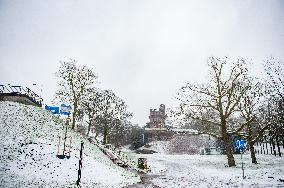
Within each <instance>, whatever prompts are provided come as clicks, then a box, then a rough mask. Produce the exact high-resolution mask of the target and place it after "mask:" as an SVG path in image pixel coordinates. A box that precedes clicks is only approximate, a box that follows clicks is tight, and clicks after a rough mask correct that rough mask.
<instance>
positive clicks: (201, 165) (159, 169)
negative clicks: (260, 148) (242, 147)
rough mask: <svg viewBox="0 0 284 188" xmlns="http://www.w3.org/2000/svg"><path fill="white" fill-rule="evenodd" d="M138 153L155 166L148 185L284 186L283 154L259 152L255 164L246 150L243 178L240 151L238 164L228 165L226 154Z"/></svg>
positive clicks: (168, 186)
mask: <svg viewBox="0 0 284 188" xmlns="http://www.w3.org/2000/svg"><path fill="white" fill-rule="evenodd" d="M133 155H134V154H133ZM136 157H146V158H147V159H148V164H149V165H150V167H151V169H152V172H151V174H152V175H151V174H150V175H149V176H147V178H146V180H145V183H146V184H147V186H148V187H165V188H175V187H178V188H180V187H284V182H281V180H284V158H283V157H275V156H272V155H257V159H258V162H259V164H257V165H254V164H251V160H250V155H249V154H245V155H244V156H243V161H244V169H245V171H244V172H245V179H243V178H242V169H241V156H240V155H235V160H236V163H237V166H236V167H230V168H229V167H226V162H227V159H226V156H225V155H163V154H152V155H136ZM280 179H281V180H280ZM130 187H131V186H130ZM133 187H143V185H139V184H138V185H136V186H133Z"/></svg>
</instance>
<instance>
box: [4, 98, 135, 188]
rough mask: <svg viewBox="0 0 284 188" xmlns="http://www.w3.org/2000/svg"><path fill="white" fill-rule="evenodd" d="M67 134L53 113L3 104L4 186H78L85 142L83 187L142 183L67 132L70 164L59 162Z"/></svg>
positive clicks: (89, 145)
mask: <svg viewBox="0 0 284 188" xmlns="http://www.w3.org/2000/svg"><path fill="white" fill-rule="evenodd" d="M63 135H64V131H63V126H62V124H60V122H59V120H58V119H57V118H56V117H54V116H53V115H52V114H51V113H50V112H48V111H46V110H44V109H42V108H39V107H34V106H27V105H23V104H19V103H13V102H0V137H1V140H0V147H1V153H0V161H1V164H0V187H46V186H48V187H75V183H76V180H77V177H78V175H77V172H78V163H79V161H78V160H79V148H80V143H81V140H83V141H84V151H83V168H82V179H81V185H82V187H123V186H126V185H130V184H133V183H136V182H138V181H140V178H139V177H138V176H136V175H134V174H132V173H130V172H128V171H125V170H124V169H123V168H120V167H118V166H116V165H114V164H113V163H112V162H111V161H110V160H109V159H108V158H107V157H106V156H105V155H104V154H103V153H102V152H101V151H100V150H99V149H98V148H97V147H96V146H94V145H92V144H90V143H89V142H88V141H87V140H84V139H83V138H82V137H81V136H80V135H79V134H77V133H76V132H72V131H69V132H68V136H70V137H72V147H71V157H70V159H58V158H56V154H57V149H58V148H57V147H58V146H57V145H58V136H61V138H62V137H63ZM2 148H4V150H2Z"/></svg>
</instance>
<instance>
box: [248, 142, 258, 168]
mask: <svg viewBox="0 0 284 188" xmlns="http://www.w3.org/2000/svg"><path fill="white" fill-rule="evenodd" d="M248 145H249V149H250V157H251V162H252V163H254V164H257V160H256V156H255V150H254V146H253V145H254V142H253V141H252V140H251V138H248Z"/></svg>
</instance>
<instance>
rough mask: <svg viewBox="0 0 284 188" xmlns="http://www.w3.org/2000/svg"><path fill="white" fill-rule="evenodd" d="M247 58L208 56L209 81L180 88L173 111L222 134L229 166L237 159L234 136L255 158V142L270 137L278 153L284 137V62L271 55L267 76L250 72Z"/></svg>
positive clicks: (204, 130)
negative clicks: (233, 141)
mask: <svg viewBox="0 0 284 188" xmlns="http://www.w3.org/2000/svg"><path fill="white" fill-rule="evenodd" d="M248 64H249V62H248V60H247V59H245V58H238V59H237V60H235V61H232V60H230V59H229V58H227V57H224V58H216V57H210V58H209V59H208V63H207V65H208V67H209V75H208V77H207V78H208V79H207V82H206V83H204V84H196V83H193V84H192V83H186V84H185V85H184V86H182V87H181V88H180V89H179V91H178V92H177V94H176V98H177V99H178V102H179V108H178V110H175V111H174V116H177V117H179V118H180V117H182V118H183V119H184V121H185V122H188V121H190V122H191V123H192V124H194V125H195V126H196V127H197V129H198V130H199V131H200V132H201V133H206V134H209V135H212V136H214V137H216V138H218V139H221V140H222V141H223V144H224V148H225V152H226V155H227V159H228V166H230V167H231V166H235V165H236V163H235V159H234V156H233V145H232V138H233V137H239V138H243V139H245V140H246V141H247V143H248V147H249V149H250V151H251V159H252V163H255V164H256V163H257V159H256V156H255V152H254V151H255V149H254V144H255V143H256V142H261V141H265V142H269V143H271V145H272V146H273V149H274V151H275V155H276V147H277V150H278V154H279V156H281V152H280V147H281V144H282V146H283V142H284V121H283V119H284V116H283V115H284V114H283V113H284V110H283V109H284V108H283V107H284V106H283V104H284V98H283V97H284V77H283V75H284V64H283V62H282V61H281V60H279V59H275V58H269V59H267V60H266V61H265V63H264V69H265V75H266V76H265V77H264V78H258V77H255V76H252V74H251V72H252V70H250V69H249V66H248ZM283 147H284V146H283Z"/></svg>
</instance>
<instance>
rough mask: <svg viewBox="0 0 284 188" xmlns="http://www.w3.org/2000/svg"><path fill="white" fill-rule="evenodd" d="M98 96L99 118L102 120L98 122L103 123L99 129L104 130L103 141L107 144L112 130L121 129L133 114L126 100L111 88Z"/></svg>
mask: <svg viewBox="0 0 284 188" xmlns="http://www.w3.org/2000/svg"><path fill="white" fill-rule="evenodd" d="M98 97H100V99H99V101H100V103H99V105H98V108H99V113H98V114H97V120H100V122H98V123H99V124H100V125H101V126H100V127H98V128H99V129H100V130H98V131H101V132H102V134H103V143H104V144H107V143H108V141H109V138H108V137H109V134H110V132H111V130H112V129H115V128H118V129H120V130H121V127H122V126H121V125H124V124H123V122H124V121H125V120H126V119H127V118H129V117H131V116H132V115H131V114H130V113H129V112H128V111H127V106H126V104H125V102H124V101H123V100H122V99H120V98H119V97H117V96H116V95H115V93H114V92H112V91H111V90H103V91H102V92H101V93H100V94H99V95H98ZM117 132H119V131H118V130H117Z"/></svg>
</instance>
